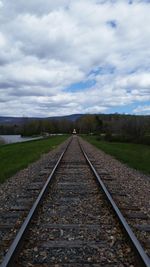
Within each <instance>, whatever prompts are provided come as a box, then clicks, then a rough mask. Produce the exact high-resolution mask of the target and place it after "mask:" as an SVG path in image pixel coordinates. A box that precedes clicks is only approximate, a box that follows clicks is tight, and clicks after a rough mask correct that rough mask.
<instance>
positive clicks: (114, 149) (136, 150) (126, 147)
mask: <svg viewBox="0 0 150 267" xmlns="http://www.w3.org/2000/svg"><path fill="white" fill-rule="evenodd" d="M84 138H85V139H86V140H87V141H88V142H89V143H91V144H93V145H94V146H96V147H97V148H99V149H101V150H103V151H104V152H106V153H107V154H110V155H112V156H114V157H115V158H116V159H118V160H120V161H121V162H124V163H126V164H127V165H129V166H130V167H132V168H134V169H137V170H140V171H142V172H143V173H145V174H150V146H148V145H140V144H132V143H113V142H111V143H110V142H105V141H99V140H97V137H96V136H85V137H84Z"/></svg>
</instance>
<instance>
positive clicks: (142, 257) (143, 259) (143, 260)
mask: <svg viewBox="0 0 150 267" xmlns="http://www.w3.org/2000/svg"><path fill="white" fill-rule="evenodd" d="M78 142H79V145H80V148H81V151H82V153H83V155H84V157H85V159H86V161H87V163H88V165H89V166H90V168H91V170H92V172H93V173H94V176H95V177H96V179H97V181H98V183H99V185H100V187H101V188H102V190H103V192H104V194H105V196H106V199H107V200H108V202H109V203H110V205H111V207H112V208H113V210H114V212H115V214H116V216H117V219H118V220H119V223H120V224H121V226H122V229H123V230H124V232H125V234H126V236H127V238H128V240H129V242H130V244H131V245H132V248H133V250H134V252H135V254H136V255H137V257H138V263H137V264H139V266H140V267H143V266H144V267H150V259H149V257H148V256H147V255H146V253H145V251H144V249H143V247H142V245H141V244H140V242H139V241H138V239H137V237H136V236H135V234H134V233H133V231H132V229H131V228H130V226H129V225H128V223H127V221H126V219H125V218H124V216H123V215H122V213H121V211H120V210H119V208H118V207H117V205H116V203H115V202H114V200H113V198H112V196H111V194H110V193H109V191H108V190H107V188H106V186H105V184H104V183H103V181H102V180H101V178H100V176H99V174H98V173H97V171H96V170H95V168H94V166H93V164H92V163H91V161H90V160H89V158H88V156H87V154H86V152H85V151H84V149H83V146H82V145H81V143H80V141H79V140H78ZM137 266H138V265H137Z"/></svg>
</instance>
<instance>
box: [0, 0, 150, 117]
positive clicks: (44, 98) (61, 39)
mask: <svg viewBox="0 0 150 267" xmlns="http://www.w3.org/2000/svg"><path fill="white" fill-rule="evenodd" d="M149 14H150V4H149V1H140V0H137V1H131V0H130V1H125V0H122V1H121V0H119V1H114V0H113V1H111V0H106V1H102V0H76V1H74V0H55V1H50V0H45V1H44V4H43V0H30V1H28V2H26V1H24V0H19V1H17V0H11V1H10V0H0V115H9V116H41V117H44V116H54V115H65V114H72V113H100V112H105V113H110V112H111V113H113V112H121V113H122V112H124V113H136V114H150V26H149V25H150V15H149Z"/></svg>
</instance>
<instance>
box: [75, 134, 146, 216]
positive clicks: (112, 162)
mask: <svg viewBox="0 0 150 267" xmlns="http://www.w3.org/2000/svg"><path fill="white" fill-rule="evenodd" d="M80 140H81V142H82V144H83V145H84V149H85V151H86V152H87V154H88V155H89V156H90V159H91V161H92V162H93V164H94V166H95V163H96V164H97V167H96V168H97V170H98V172H99V173H101V172H102V171H104V172H108V173H109V174H110V175H111V177H113V178H114V180H115V181H116V183H117V186H118V185H120V187H121V188H122V190H123V191H124V192H127V195H128V198H129V200H130V202H131V203H136V205H137V206H139V208H140V209H141V210H142V211H144V212H145V213H146V214H147V215H149V214H150V176H149V175H145V174H143V173H141V172H139V171H137V170H135V169H132V168H130V167H128V166H127V165H125V164H123V163H121V162H120V161H118V160H117V159H115V158H114V157H112V156H110V155H108V154H106V153H105V152H103V151H101V150H99V149H97V148H96V147H94V146H93V145H91V144H90V143H88V142H86V141H85V140H83V139H80Z"/></svg>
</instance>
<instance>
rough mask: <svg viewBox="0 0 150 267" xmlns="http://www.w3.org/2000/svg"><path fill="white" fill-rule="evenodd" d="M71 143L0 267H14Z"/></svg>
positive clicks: (61, 156) (62, 154) (60, 158)
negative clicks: (33, 220) (31, 225)
mask: <svg viewBox="0 0 150 267" xmlns="http://www.w3.org/2000/svg"><path fill="white" fill-rule="evenodd" d="M71 141H72V138H71V140H70V141H69V142H68V144H67V146H66V148H65V149H64V151H63V152H62V153H61V155H60V157H59V159H58V161H57V163H56V165H55V166H54V168H53V170H52V172H51V174H50V175H49V177H48V179H47V181H46V183H45V184H44V186H43V188H42V190H41V191H40V193H39V195H38V197H37V199H36V200H35V202H34V204H33V206H32V208H31V209H30V211H29V213H28V215H27V217H26V218H25V220H24V222H23V224H22V225H21V227H20V229H19V231H18V233H17V235H16V237H15V239H14V240H13V242H12V244H11V246H10V247H9V249H8V251H7V253H6V255H5V257H4V259H3V262H2V264H1V265H0V266H1V267H11V266H12V267H14V261H15V260H16V258H17V255H18V253H19V251H20V249H21V246H22V243H23V241H24V238H25V235H26V233H27V231H28V229H29V227H30V224H31V221H32V219H33V217H34V216H35V214H36V212H37V211H38V208H39V206H40V204H41V203H42V200H43V199H44V197H45V195H46V193H47V192H48V189H49V185H50V182H51V180H52V178H53V176H54V174H55V172H56V170H57V168H58V166H59V164H60V162H61V160H62V158H63V156H64V154H65V152H66V151H67V149H68V147H69V145H70V143H71Z"/></svg>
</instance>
